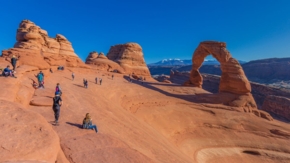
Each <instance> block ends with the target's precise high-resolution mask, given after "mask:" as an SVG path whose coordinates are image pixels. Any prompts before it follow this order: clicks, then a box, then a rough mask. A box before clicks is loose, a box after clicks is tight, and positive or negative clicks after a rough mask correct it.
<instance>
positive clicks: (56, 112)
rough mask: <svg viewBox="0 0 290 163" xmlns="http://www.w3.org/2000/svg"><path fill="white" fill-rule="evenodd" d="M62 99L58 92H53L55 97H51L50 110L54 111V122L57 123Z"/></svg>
mask: <svg viewBox="0 0 290 163" xmlns="http://www.w3.org/2000/svg"><path fill="white" fill-rule="evenodd" d="M62 104H63V103H62V99H61V97H60V94H59V92H56V93H55V97H54V98H53V106H52V110H53V112H54V118H55V121H54V123H55V124H58V119H59V114H60V107H61V105H62Z"/></svg>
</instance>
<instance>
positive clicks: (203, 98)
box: [124, 76, 241, 107]
mask: <svg viewBox="0 0 290 163" xmlns="http://www.w3.org/2000/svg"><path fill="white" fill-rule="evenodd" d="M124 79H126V80H128V79H129V77H128V76H124ZM131 80H133V81H134V82H132V83H134V84H137V85H139V86H142V87H145V88H147V89H151V90H154V91H157V92H160V93H162V94H164V95H166V96H169V97H174V98H179V99H182V100H185V101H188V102H194V103H203V104H223V105H227V106H233V107H234V105H232V104H231V103H232V102H233V101H235V100H239V98H241V95H236V94H232V93H227V92H221V93H214V94H213V93H210V92H209V93H199V94H186V95H184V94H174V93H170V92H167V91H164V90H162V89H160V88H158V87H155V85H156V86H169V87H170V86H171V84H162V83H154V82H146V81H145V82H143V84H142V82H141V81H137V80H135V79H131ZM172 86H175V87H178V86H179V87H186V86H181V85H176V84H174V85H172Z"/></svg>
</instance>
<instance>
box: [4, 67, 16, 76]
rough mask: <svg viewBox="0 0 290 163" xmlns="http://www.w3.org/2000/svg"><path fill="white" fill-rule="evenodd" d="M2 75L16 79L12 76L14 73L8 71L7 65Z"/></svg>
mask: <svg viewBox="0 0 290 163" xmlns="http://www.w3.org/2000/svg"><path fill="white" fill-rule="evenodd" d="M2 75H3V76H5V77H8V76H12V77H14V78H16V76H15V75H14V71H13V70H11V69H10V66H9V65H7V67H6V68H5V69H4V70H3V72H2Z"/></svg>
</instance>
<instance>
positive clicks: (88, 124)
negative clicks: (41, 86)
mask: <svg viewBox="0 0 290 163" xmlns="http://www.w3.org/2000/svg"><path fill="white" fill-rule="evenodd" d="M61 95H62V90H61V87H60V84H59V83H57V84H56V87H55V96H54V98H53V105H52V110H53V112H54V119H55V121H54V123H55V124H56V125H57V124H58V119H59V115H60V107H61V106H62V105H63V101H62V98H61ZM82 128H83V129H93V130H95V131H96V132H98V128H97V126H96V125H94V124H93V123H92V118H91V116H90V114H89V113H87V114H86V116H85V118H84V119H83V124H82Z"/></svg>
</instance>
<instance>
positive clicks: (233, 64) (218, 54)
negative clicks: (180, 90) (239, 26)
mask: <svg viewBox="0 0 290 163" xmlns="http://www.w3.org/2000/svg"><path fill="white" fill-rule="evenodd" d="M210 54H211V55H212V56H213V57H214V58H216V59H217V60H218V61H219V62H220V64H221V71H222V76H221V79H220V85H219V94H220V96H217V97H219V98H221V99H220V100H221V102H222V103H223V104H226V105H229V106H234V107H242V108H243V110H244V111H245V112H252V111H253V110H257V105H256V102H255V100H254V98H253V97H252V94H251V85H250V83H249V81H248V79H247V77H246V75H245V73H244V71H243V68H242V67H241V65H240V64H239V62H238V61H237V60H236V59H234V58H232V56H231V54H230V53H229V51H228V50H227V49H226V43H224V42H215V41H205V42H201V43H200V44H199V46H198V47H197V49H196V50H195V51H194V53H193V57H192V63H193V64H192V70H191V72H190V77H189V80H188V81H186V82H185V83H184V85H188V86H194V87H200V88H201V87H202V83H203V78H202V76H201V74H200V73H199V68H200V67H201V65H202V63H203V61H204V59H205V58H206V56H208V55H210ZM229 94H232V95H231V96H230V95H229ZM256 115H257V114H256Z"/></svg>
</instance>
